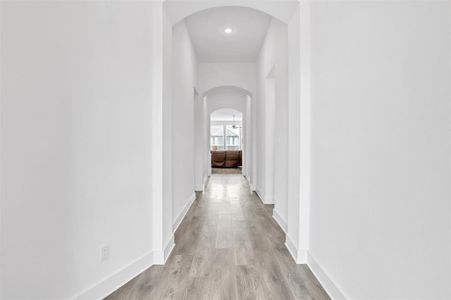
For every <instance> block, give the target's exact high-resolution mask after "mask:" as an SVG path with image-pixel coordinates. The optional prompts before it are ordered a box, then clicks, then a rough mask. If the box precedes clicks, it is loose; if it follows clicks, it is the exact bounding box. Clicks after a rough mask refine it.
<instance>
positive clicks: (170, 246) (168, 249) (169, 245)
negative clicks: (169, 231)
mask: <svg viewBox="0 0 451 300" xmlns="http://www.w3.org/2000/svg"><path fill="white" fill-rule="evenodd" d="M174 247H175V242H174V235H172V236H171V238H170V239H169V241H168V242H167V243H166V246H165V247H164V262H165V263H166V261H167V260H168V257H169V255H171V253H172V250H174Z"/></svg>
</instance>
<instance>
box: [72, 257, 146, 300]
mask: <svg viewBox="0 0 451 300" xmlns="http://www.w3.org/2000/svg"><path fill="white" fill-rule="evenodd" d="M153 254H154V253H153V252H149V253H147V254H145V255H144V256H142V257H141V258H138V259H137V260H135V261H133V262H132V263H130V264H129V265H127V266H125V267H124V268H122V269H119V270H118V271H116V272H115V273H113V274H111V275H109V276H107V277H106V278H104V279H103V280H102V281H100V282H98V283H97V284H95V285H94V286H92V287H90V288H87V289H86V290H84V291H82V292H81V293H79V294H78V295H77V296H75V297H73V298H72V299H74V300H94V299H103V298H105V297H106V296H108V295H109V294H111V293H112V292H114V291H115V290H117V289H118V288H120V287H121V286H123V285H124V284H126V283H127V282H128V281H130V280H131V279H132V278H134V277H136V276H137V275H139V274H141V273H142V272H144V271H145V270H146V269H147V268H149V267H150V266H152V265H153V264H154V260H153V258H154V255H153Z"/></svg>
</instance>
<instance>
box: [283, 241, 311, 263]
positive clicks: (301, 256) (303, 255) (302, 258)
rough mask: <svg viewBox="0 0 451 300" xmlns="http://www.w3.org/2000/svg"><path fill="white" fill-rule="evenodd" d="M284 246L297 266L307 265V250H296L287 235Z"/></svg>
mask: <svg viewBox="0 0 451 300" xmlns="http://www.w3.org/2000/svg"><path fill="white" fill-rule="evenodd" d="M285 246H286V247H287V249H288V252H290V254H291V257H293V259H294V261H295V262H296V263H297V264H307V250H305V249H298V247H297V246H296V244H295V243H294V242H293V240H292V239H291V238H290V236H289V235H288V234H287V235H286V239H285Z"/></svg>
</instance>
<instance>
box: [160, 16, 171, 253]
mask: <svg viewBox="0 0 451 300" xmlns="http://www.w3.org/2000/svg"><path fill="white" fill-rule="evenodd" d="M166 13H167V12H166V11H165V10H164V13H163V15H162V17H163V20H162V26H163V32H162V34H163V36H162V41H163V52H162V56H163V84H162V88H163V101H162V104H161V105H162V110H163V116H162V117H163V120H162V123H163V125H162V126H163V130H162V140H163V145H162V146H163V147H162V150H163V153H162V156H163V164H162V173H163V197H162V200H163V201H162V203H161V207H162V215H161V216H160V217H161V218H162V228H163V232H162V236H161V243H162V248H164V252H165V254H164V255H165V256H166V257H167V256H168V255H169V252H170V251H171V250H172V249H171V248H172V247H173V245H174V236H173V233H174V228H173V227H174V226H173V225H174V215H173V203H172V201H173V179H172V178H173V177H172V176H173V164H172V155H173V151H172V132H173V121H172V109H173V103H172V102H173V101H172V95H173V91H172V88H173V87H172V85H173V80H172V79H173V77H172V76H173V72H174V70H173V44H172V39H173V36H172V23H171V22H170V21H169V19H168V17H167V14H166Z"/></svg>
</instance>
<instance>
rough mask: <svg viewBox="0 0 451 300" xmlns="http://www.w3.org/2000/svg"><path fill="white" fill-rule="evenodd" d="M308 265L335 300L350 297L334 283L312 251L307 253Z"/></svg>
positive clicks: (343, 299) (344, 299)
mask: <svg viewBox="0 0 451 300" xmlns="http://www.w3.org/2000/svg"><path fill="white" fill-rule="evenodd" d="M307 265H308V266H309V268H310V270H312V272H313V274H314V275H315V277H316V278H317V279H318V281H319V282H320V283H321V285H322V287H323V288H324V290H325V291H326V292H327V294H328V295H329V297H330V298H331V299H333V300H346V299H349V298H347V297H345V295H344V293H343V292H342V290H341V289H340V288H339V287H338V286H337V285H336V284H335V283H334V281H333V280H332V278H331V277H330V276H329V275H328V274H327V272H326V270H324V268H322V267H321V266H320V265H319V264H318V262H317V261H316V260H315V259H314V258H313V256H312V255H311V253H310V252H308V253H307Z"/></svg>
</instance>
